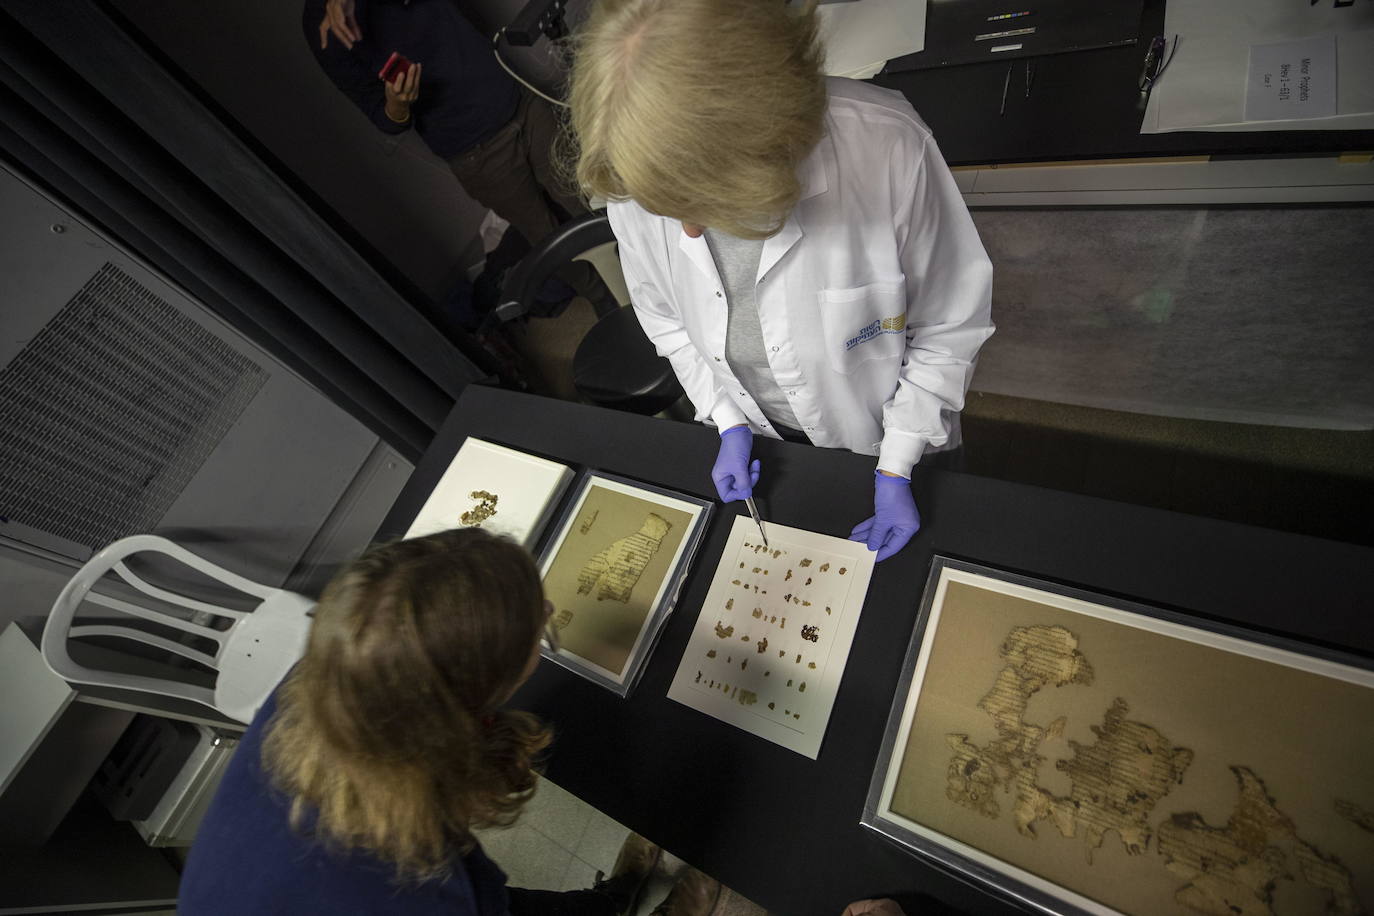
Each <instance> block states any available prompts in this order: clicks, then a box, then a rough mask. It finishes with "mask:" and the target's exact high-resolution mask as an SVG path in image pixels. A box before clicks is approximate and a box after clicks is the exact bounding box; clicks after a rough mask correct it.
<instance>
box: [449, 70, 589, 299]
mask: <svg viewBox="0 0 1374 916" xmlns="http://www.w3.org/2000/svg"><path fill="white" fill-rule="evenodd" d="M557 135H558V117H557V115H556V114H555V113H554V110H553V106H552V105H550V104H549V103H548V102H546V101H544V100H543V99H541V98H538V97H536V96H535V95H534V94H533V93H531V92H529V91H528V90H526V89H524V88H521V90H520V103H519V104H518V105H517V106H516V109H515V117H513V118H511V120H510V123H509V124H507V125H506V126H505V127H503V128H501V129H500V130H498V131H497V132H496V133H494V134H492V135H491V136H490V137H488V138H487V139H486V140H483V141H482V142H481V143H479V144H477V145H476V146H474V147H472V148H471V149H469V150H467V151H466V152H464V153H462V154H461V155H458V156H455V157H454V158H453V159H451V160H449V167H450V168H451V169H453V174H455V175H457V176H458V181H459V182H460V183H461V184H462V185H463V189H464V190H465V191H467V192H468V194H469V195H470V196H471V197H472V198H473V199H474V200H476V201H477V202H478V203H479V204H481V205H482V206H484V207H490V208H491V209H492V210H493V211H494V212H495V213H496V215H497V216H499V217H501V218H502V219H504V220H506V221H507V222H509V223H510V224H511V225H512V226H514V227H515V229H516V231H517V232H519V233H520V234H521V235H523V236H524V237H525V240H526V241H528V242H529V243H530V245H531V246H534V247H538V245H539V243H540V242H541V241H543V240H544V237H545V236H547V235H548V234H549V233H550V232H552V231H553V230H554V229H555V228H556V227H557V226H558V224H559V223H561V222H563V221H564V220H565V219H568V218H569V217H575V216H581V215H582V214H584V213H586V212H587V208H586V207H585V206H583V204H582V201H581V200H580V199H579V198H578V197H576V196H575V195H573V194H570V193H568V192H567V191H566V190H565V189H564V188H563V187H562V186H561V185H560V183H559V181H558V178H557V176H556V175H555V173H554V169H553V165H552V158H553V144H554V140H555V138H556V137H557ZM559 210H561V211H562V212H561V213H560V212H559ZM557 275H558V277H559V278H560V279H561V280H563V282H564V283H567V284H568V285H569V286H571V287H572V288H573V289H575V290H576V291H577V292H578V293H579V294H580V295H582V296H584V297H586V298H587V299H589V300H591V302H592V303H593V304H596V303H600V302H604V301H606V300H607V299H609V298H610V291H609V290H607V288H606V285H605V284H604V283H602V282H601V277H600V276H598V275H597V273H596V270H595V269H594V268H593V267H592V266H591V265H590V264H588V263H587V262H586V261H573V262H571V263H570V264H567V265H565V266H564V267H562V268H561V269H559V270H558V271H557Z"/></svg>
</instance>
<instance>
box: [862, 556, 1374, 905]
mask: <svg viewBox="0 0 1374 916" xmlns="http://www.w3.org/2000/svg"><path fill="white" fill-rule="evenodd" d="M862 822H863V824H864V826H866V827H868V828H870V829H872V830H875V831H877V832H878V833H880V834H882V835H884V836H885V837H887V838H889V839H891V840H893V841H894V842H896V843H898V844H900V845H902V846H904V847H906V848H907V849H908V850H909V851H911V852H913V853H915V854H917V855H920V856H923V857H925V858H927V859H930V860H933V861H934V862H936V863H937V864H939V865H941V866H943V867H944V868H945V869H947V870H949V871H952V872H953V873H955V874H957V875H959V876H961V877H963V878H964V879H965V880H969V881H971V882H973V883H977V884H981V885H983V886H984V887H985V888H987V889H989V890H991V891H993V892H995V893H998V894H1000V895H1002V896H1004V897H1007V898H1011V899H1013V900H1014V901H1016V902H1018V903H1019V904H1021V905H1022V906H1025V907H1028V908H1029V909H1031V910H1034V911H1037V912H1044V913H1094V914H1098V913H1129V914H1149V916H1155V914H1180V916H1196V914H1208V916H1212V914H1215V916H1226V914H1277V916H1288V914H1295V916H1296V914H1309V913H1310V914H1326V916H1330V914H1345V916H1355V914H1359V913H1368V912H1370V911H1371V909H1370V908H1371V906H1372V905H1374V670H1371V669H1370V667H1369V664H1368V662H1367V661H1363V660H1360V659H1357V658H1354V657H1351V656H1341V655H1336V654H1333V653H1329V652H1326V651H1325V650H1322V651H1318V650H1314V649H1312V648H1311V647H1306V646H1303V645H1301V644H1298V643H1294V642H1289V641H1279V640H1275V639H1273V638H1271V637H1268V636H1260V635H1257V634H1254V633H1251V632H1248V631H1245V630H1241V629H1239V628H1236V627H1230V626H1220V625H1216V624H1212V623H1205V624H1204V623H1200V622H1199V621H1198V620H1197V619H1196V618H1191V617H1186V616H1184V615H1181V614H1176V613H1173V612H1170V611H1164V610H1161V609H1157V608H1150V607H1145V606H1143V605H1139V604H1134V603H1131V602H1127V601H1122V600H1119V599H1115V598H1110V597H1107V596H1104V595H1099V594H1093V593H1091V592H1085V591H1081V590H1078V589H1073V588H1067V587H1064V586H1060V585H1056V584H1052V583H1049V582H1045V581H1041V580H1037V579H1032V578H1027V577H1025V576H1020V575H1014V574H1011V573H1006V572H1001V571H998V570H995V569H990V568H988V567H983V566H978V565H975V564H971V563H965V562H962V561H958V560H952V559H947V558H942V557H936V558H935V562H934V565H933V568H932V571H931V574H930V579H929V581H928V582H927V584H926V591H925V598H924V603H923V605H922V608H921V613H920V616H919V618H918V620H917V624H916V630H915V633H914V635H913V637H912V640H911V645H910V647H909V649H908V651H907V656H906V663H905V665H904V667H903V669H902V676H901V680H900V681H899V683H898V687H897V695H896V699H895V701H894V703H893V706H892V710H891V714H890V716H889V719H888V727H887V731H886V734H885V735H884V738H883V744H882V748H881V751H880V753H879V757H878V763H877V767H876V768H875V771H874V774H873V780H872V782H871V784H870V787H869V795H868V801H867V804H866V806H865V810H864V815H863V819H862Z"/></svg>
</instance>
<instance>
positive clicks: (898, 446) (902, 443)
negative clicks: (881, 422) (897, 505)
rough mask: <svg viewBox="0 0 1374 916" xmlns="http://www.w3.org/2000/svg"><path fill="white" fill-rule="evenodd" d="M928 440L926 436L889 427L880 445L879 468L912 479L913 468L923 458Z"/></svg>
mask: <svg viewBox="0 0 1374 916" xmlns="http://www.w3.org/2000/svg"><path fill="white" fill-rule="evenodd" d="M928 441H929V440H928V439H927V438H926V437H925V436H918V435H916V434H914V433H904V432H901V431H900V430H895V429H889V430H888V431H887V432H885V433H884V434H883V441H882V444H881V445H880V446H879V447H878V470H880V471H887V472H888V473H889V474H896V475H897V476H899V477H905V478H907V479H908V480H909V479H911V469H912V468H914V467H915V466H916V462H917V461H920V460H921V453H922V452H924V451H925V450H926V443H927V442H928Z"/></svg>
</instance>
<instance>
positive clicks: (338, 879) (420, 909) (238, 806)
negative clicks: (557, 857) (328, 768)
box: [177, 694, 507, 916]
mask: <svg viewBox="0 0 1374 916" xmlns="http://www.w3.org/2000/svg"><path fill="white" fill-rule="evenodd" d="M276 705H277V704H276V697H275V694H274V695H273V696H272V697H271V698H269V699H268V701H267V702H266V703H265V704H264V705H263V708H262V711H261V712H259V713H258V715H257V718H255V719H254V720H253V724H252V725H250V726H249V728H248V731H247V732H246V733H245V734H244V736H243V741H242V743H240V744H239V747H238V750H237V751H235V752H234V757H233V759H232V760H230V762H229V766H228V768H227V769H226V770H225V773H224V781H223V782H221V783H220V787H219V792H218V793H217V794H216V795H215V798H214V801H212V802H211V803H210V809H209V811H208V812H206V815H205V820H204V821H203V822H202V823H201V825H200V831H199V832H198V833H197V834H196V840H195V845H193V846H192V847H191V854H190V857H189V858H188V859H187V861H186V868H185V870H184V871H183V872H182V876H181V893H180V900H179V901H178V904H177V912H178V913H179V914H181V916H204V914H216V916H219V914H223V916H229V914H244V916H248V914H252V916H268V914H274V913H281V914H291V916H297V914H300V913H350V914H352V913H359V914H362V913H367V914H383V913H404V914H406V916H429V914H436V916H437V914H440V913H442V914H445V916H503V914H505V913H506V909H507V900H506V876H505V875H504V874H503V873H502V872H501V870H500V869H499V868H497V867H496V865H495V863H493V862H492V861H491V860H490V859H488V858H487V857H486V855H485V854H484V853H483V852H482V850H481V848H480V847H479V848H477V849H474V850H473V851H472V852H471V853H469V854H468V855H467V856H466V857H464V858H462V859H458V858H455V860H454V863H453V872H452V874H451V875H450V877H449V878H448V879H447V880H445V881H430V882H427V883H425V884H422V885H420V886H418V887H415V886H399V885H397V884H396V883H395V882H394V881H393V880H392V874H393V872H392V870H391V868H390V867H389V866H387V865H385V864H383V863H382V862H381V861H379V860H378V859H376V858H375V857H373V856H371V855H368V854H366V853H362V852H353V853H348V854H342V853H331V852H326V851H325V850H324V849H322V848H321V847H320V846H319V845H317V844H315V843H313V842H312V841H311V840H310V839H309V838H308V837H306V836H303V835H302V834H300V833H298V832H296V831H293V830H292V829H291V826H290V824H289V823H288V820H287V818H288V811H289V802H288V800H287V798H286V796H285V795H284V794H283V793H281V792H279V791H278V790H276V789H274V788H272V787H271V786H270V785H269V784H268V781H267V777H266V774H264V772H263V769H262V763H261V752H262V730H263V725H264V724H265V723H266V721H267V719H268V718H269V717H270V716H271V715H272V712H273V710H275V709H276Z"/></svg>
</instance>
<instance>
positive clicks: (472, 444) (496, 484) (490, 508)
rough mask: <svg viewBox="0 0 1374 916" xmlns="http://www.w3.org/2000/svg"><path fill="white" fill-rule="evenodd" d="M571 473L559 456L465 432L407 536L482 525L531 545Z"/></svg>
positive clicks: (546, 521) (555, 504)
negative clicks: (531, 452)
mask: <svg viewBox="0 0 1374 916" xmlns="http://www.w3.org/2000/svg"><path fill="white" fill-rule="evenodd" d="M572 477H573V472H572V468H569V467H568V466H567V465H564V464H559V463H558V462H557V461H550V460H548V459H547V458H539V457H536V456H534V455H529V454H526V453H525V452H520V451H516V450H515V449H513V448H506V447H505V446H504V445H497V444H496V443H494V442H487V441H486V440H484V439H477V438H475V437H472V436H469V437H468V439H467V441H466V442H464V443H463V446H462V448H460V449H458V454H457V455H455V456H454V457H453V461H451V462H450V463H449V466H448V469H447V470H445V471H444V476H443V477H441V478H439V483H438V484H436V485H435V487H434V491H433V492H432V493H430V495H429V499H427V500H425V504H424V505H423V506H422V507H421V508H420V512H419V514H418V515H416V516H415V521H414V522H412V523H411V525H410V529H409V530H408V531H406V534H405V536H406V537H407V538H417V537H423V536H424V535H427V534H434V533H435V532H437V531H447V530H448V529H450V528H468V527H481V528H485V529H486V530H488V531H490V532H491V533H492V534H499V535H503V536H505V537H508V538H511V539H512V540H514V541H515V542H516V543H518V544H520V545H522V546H523V547H524V548H525V549H526V550H533V549H534V546H535V544H536V543H537V542H538V540H539V535H540V534H541V533H543V531H544V528H545V526H546V525H547V524H548V521H549V518H550V517H551V516H552V515H553V512H554V510H555V509H556V508H557V506H558V500H559V498H560V497H562V495H563V493H564V491H565V490H567V488H568V484H569V483H570V482H571V481H572Z"/></svg>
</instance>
